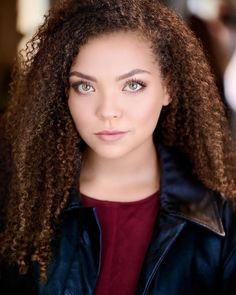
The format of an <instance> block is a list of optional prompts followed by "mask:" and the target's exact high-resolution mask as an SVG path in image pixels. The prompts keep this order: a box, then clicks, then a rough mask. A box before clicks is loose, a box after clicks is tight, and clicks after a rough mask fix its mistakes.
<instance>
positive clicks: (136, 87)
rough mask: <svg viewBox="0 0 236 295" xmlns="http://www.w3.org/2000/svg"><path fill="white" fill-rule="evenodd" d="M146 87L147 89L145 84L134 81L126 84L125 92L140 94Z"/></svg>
mask: <svg viewBox="0 0 236 295" xmlns="http://www.w3.org/2000/svg"><path fill="white" fill-rule="evenodd" d="M144 87H146V85H145V84H144V82H142V81H135V80H132V81H128V82H127V83H126V85H125V87H124V89H123V90H125V91H129V92H138V91H140V90H142V89H143V88H144Z"/></svg>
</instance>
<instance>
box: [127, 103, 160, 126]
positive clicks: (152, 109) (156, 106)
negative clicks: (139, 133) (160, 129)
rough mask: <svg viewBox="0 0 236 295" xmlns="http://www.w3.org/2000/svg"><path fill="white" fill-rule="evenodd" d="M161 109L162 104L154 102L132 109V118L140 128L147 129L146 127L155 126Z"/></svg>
mask: <svg viewBox="0 0 236 295" xmlns="http://www.w3.org/2000/svg"><path fill="white" fill-rule="evenodd" d="M161 109H162V104H161V103H159V102H158V101H157V100H154V101H153V102H152V103H149V104H143V105H142V106H139V107H138V108H134V109H133V110H134V116H135V117H136V120H137V121H138V122H137V123H139V124H140V125H141V126H142V127H144V128H147V127H148V126H150V127H153V126H156V123H157V122H158V118H159V116H160V112H161Z"/></svg>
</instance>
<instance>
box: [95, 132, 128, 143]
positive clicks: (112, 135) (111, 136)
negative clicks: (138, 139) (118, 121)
mask: <svg viewBox="0 0 236 295" xmlns="http://www.w3.org/2000/svg"><path fill="white" fill-rule="evenodd" d="M127 133H128V131H120V130H103V131H100V132H97V133H95V135H96V136H97V137H98V138H99V139H100V140H102V141H106V142H112V141H116V140H119V139H121V138H123V137H124V136H125V135H126V134H127Z"/></svg>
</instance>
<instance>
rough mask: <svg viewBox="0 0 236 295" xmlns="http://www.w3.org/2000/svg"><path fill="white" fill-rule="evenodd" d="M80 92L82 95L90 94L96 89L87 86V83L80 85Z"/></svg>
mask: <svg viewBox="0 0 236 295" xmlns="http://www.w3.org/2000/svg"><path fill="white" fill-rule="evenodd" d="M78 91H79V92H80V93H90V92H93V91H94V88H93V87H92V86H91V85H89V84H87V83H80V84H79V85H78Z"/></svg>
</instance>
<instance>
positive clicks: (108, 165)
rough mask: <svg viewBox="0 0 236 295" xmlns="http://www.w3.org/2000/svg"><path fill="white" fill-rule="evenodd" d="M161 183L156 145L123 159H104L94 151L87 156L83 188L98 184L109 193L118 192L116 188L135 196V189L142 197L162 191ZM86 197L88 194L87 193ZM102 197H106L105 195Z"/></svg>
mask: <svg viewBox="0 0 236 295" xmlns="http://www.w3.org/2000/svg"><path fill="white" fill-rule="evenodd" d="M159 180H160V176H159V163H158V157H157V152H156V149H155V146H154V143H153V141H150V143H149V144H147V143H146V144H145V145H144V146H140V147H139V148H138V149H136V150H133V151H132V152H130V153H128V154H126V155H125V156H122V157H119V158H112V159H109V158H104V157H100V156H99V155H98V154H96V153H94V152H93V151H91V150H90V149H87V150H86V152H85V154H84V159H83V165H82V169H81V176H80V184H83V183H85V184H89V186H90V187H91V184H92V185H93V184H95V186H97V187H98V188H103V190H104V191H107V192H109V190H110V191H112V190H113V191H114V190H116V188H117V189H118V190H120V188H124V190H126V191H127V189H128V191H129V192H131V190H132V188H135V189H134V190H135V191H137V190H138V191H139V192H140V195H142V194H144V193H145V192H146V193H147V194H149V193H153V192H154V190H157V189H159ZM81 187H86V185H85V186H83V185H81ZM87 187H88V186H87ZM144 188H145V189H144ZM147 188H148V189H149V190H148V189H147ZM85 190H86V189H85ZM98 190H99V189H98ZM96 191H97V190H96ZM101 191H102V189H101ZM82 192H83V190H82ZM83 193H85V194H86V192H83ZM89 193H90V189H89V190H88V194H89ZM109 193H110V192H109ZM109 193H107V194H109ZM114 194H115V193H114ZM117 194H118V193H117ZM119 194H121V191H119ZM102 195H103V196H104V195H105V192H103V193H102ZM134 195H135V193H134Z"/></svg>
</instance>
